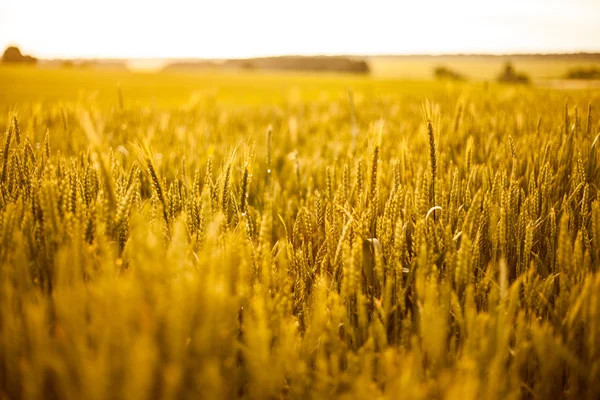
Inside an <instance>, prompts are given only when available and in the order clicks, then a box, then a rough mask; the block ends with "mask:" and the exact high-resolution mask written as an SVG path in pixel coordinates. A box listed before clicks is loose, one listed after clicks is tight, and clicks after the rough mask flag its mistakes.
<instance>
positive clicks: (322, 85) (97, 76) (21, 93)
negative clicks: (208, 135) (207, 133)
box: [0, 66, 463, 107]
mask: <svg viewBox="0 0 600 400" xmlns="http://www.w3.org/2000/svg"><path fill="white" fill-rule="evenodd" d="M452 85H454V86H456V85H459V86H460V85H463V84H452ZM0 87H1V88H2V90H0V106H3V107H5V106H7V105H13V104H23V103H24V102H27V103H31V102H41V103H44V104H51V103H53V102H55V101H66V102H74V101H80V100H85V101H92V100H93V101H94V102H96V103H98V104H100V105H103V104H104V105H106V104H116V101H117V90H118V88H119V87H120V88H121V90H122V93H123V95H124V98H125V101H127V102H130V103H140V104H145V105H154V106H157V107H173V106H179V105H181V103H184V102H187V101H188V100H190V99H193V98H196V97H198V95H202V96H203V97H207V96H208V97H214V98H218V100H219V102H222V103H228V104H240V105H244V104H246V105H252V104H264V103H265V102H267V103H281V102H284V101H293V100H294V99H304V100H314V99H318V100H321V101H327V100H332V99H333V96H335V98H336V99H337V97H339V96H343V97H344V98H346V97H347V94H348V89H349V88H351V89H352V90H354V91H357V92H361V93H365V94H366V95H370V94H372V95H374V96H382V95H383V94H384V93H388V94H389V93H394V92H398V91H400V90H401V91H402V92H403V93H404V94H413V95H418V94H422V93H423V92H424V91H425V92H429V93H432V91H433V92H440V91H444V90H445V88H446V85H439V84H438V83H436V82H434V81H431V80H427V81H421V80H413V79H411V80H399V79H397V78H376V77H372V76H360V75H348V74H330V73H290V72H243V73H236V72H223V71H203V72H190V73H175V72H173V73H170V72H161V73H143V72H128V71H122V70H115V71H111V70H102V71H99V70H85V69H83V70H79V69H54V68H53V69H44V68H41V69H40V68H35V67H12V66H11V67H7V66H0Z"/></svg>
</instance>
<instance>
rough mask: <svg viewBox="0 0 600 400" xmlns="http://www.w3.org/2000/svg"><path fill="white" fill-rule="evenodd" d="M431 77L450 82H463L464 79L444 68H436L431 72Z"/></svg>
mask: <svg viewBox="0 0 600 400" xmlns="http://www.w3.org/2000/svg"><path fill="white" fill-rule="evenodd" d="M433 75H434V76H435V78H436V79H447V80H451V81H464V80H465V77H464V76H463V75H462V74H460V73H458V72H456V71H453V70H451V69H450V68H448V67H445V66H437V67H435V69H434V70H433Z"/></svg>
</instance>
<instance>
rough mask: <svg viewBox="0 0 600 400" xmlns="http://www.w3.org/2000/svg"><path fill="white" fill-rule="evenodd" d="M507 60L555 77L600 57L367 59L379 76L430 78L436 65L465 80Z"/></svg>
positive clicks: (489, 74) (492, 72)
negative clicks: (461, 76) (454, 72)
mask: <svg viewBox="0 0 600 400" xmlns="http://www.w3.org/2000/svg"><path fill="white" fill-rule="evenodd" d="M507 61H511V62H512V64H513V65H514V66H515V68H516V69H518V70H519V71H522V72H525V73H526V74H527V75H529V76H530V77H531V79H533V80H547V79H557V78H561V77H562V76H564V74H565V73H566V72H567V71H568V70H569V69H570V68H573V67H580V66H586V67H589V66H600V59H597V60H579V59H569V58H566V57H565V58H557V59H552V58H551V59H547V58H520V57H516V58H515V57H512V58H511V57H460V56H459V57H457V56H440V57H428V56H423V57H420V56H414V57H373V58H371V59H369V63H370V66H371V72H372V74H373V75H375V76H380V77H394V76H395V77H403V78H412V79H431V78H432V77H433V70H434V68H435V67H437V66H440V65H443V66H446V67H448V68H451V69H453V70H455V71H457V72H459V73H461V74H463V75H464V76H466V77H467V78H468V79H477V80H485V79H495V77H496V76H497V75H498V73H499V72H500V71H501V70H502V67H503V66H504V64H505V63H506V62H507Z"/></svg>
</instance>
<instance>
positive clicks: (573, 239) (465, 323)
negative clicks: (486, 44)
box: [0, 69, 600, 400]
mask: <svg viewBox="0 0 600 400" xmlns="http://www.w3.org/2000/svg"><path fill="white" fill-rule="evenodd" d="M23 71H25V72H23ZM15 74H22V75H20V76H19V78H18V82H19V84H16V83H15V82H17V81H16V80H15ZM119 74H121V75H119ZM69 79H71V80H69ZM0 81H2V82H3V83H4V85H3V88H4V89H2V95H1V96H0V105H1V107H2V108H1V110H2V115H1V116H0V117H1V118H0V132H3V136H2V141H1V142H0V144H1V151H2V153H1V158H0V160H1V165H0V167H1V175H0V183H1V193H0V194H1V196H0V399H2V400H8V399H11V400H12V399H90V400H91V399H199V398H202V399H221V398H248V399H310V398H313V399H332V398H335V399H375V398H377V399H379V398H381V399H385V398H390V399H396V398H406V399H429V398H433V399H457V398H460V399H463V400H468V399H483V398H485V399H521V398H524V399H549V398H570V399H582V398H589V399H593V398H599V397H600V294H599V293H600V273H599V271H598V266H599V265H600V199H599V198H598V189H599V182H600V176H599V174H600V155H599V149H598V147H599V146H600V143H598V142H599V140H598V134H599V130H600V124H599V122H598V115H599V113H600V111H597V110H600V91H597V90H571V91H558V90H551V89H543V88H536V87H520V86H509V85H507V86H502V85H496V84H490V85H489V86H484V85H483V84H481V83H443V82H403V81H394V80H388V81H386V80H379V79H370V78H357V77H349V76H343V75H340V76H312V75H310V76H300V75H298V76H296V75H294V74H280V75H277V74H266V75H265V74H263V75H261V74H246V75H244V74H242V75H236V76H235V77H232V76H227V75H216V76H212V75H211V76H208V75H207V76H202V75H193V76H192V75H190V76H187V75H183V76H177V77H173V76H168V75H159V74H157V75H143V74H142V75H131V74H122V73H114V72H102V73H101V72H77V73H74V74H73V75H72V77H71V78H67V77H66V75H65V73H64V72H60V71H54V72H52V71H45V72H37V73H33V72H31V71H29V72H27V71H26V70H18V69H3V70H2V72H1V73H0ZM81 88H83V91H82V89H81Z"/></svg>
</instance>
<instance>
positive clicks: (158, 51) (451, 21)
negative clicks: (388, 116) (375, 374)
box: [0, 0, 600, 58]
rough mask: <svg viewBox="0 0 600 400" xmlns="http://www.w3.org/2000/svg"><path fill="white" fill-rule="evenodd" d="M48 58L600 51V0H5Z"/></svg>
mask: <svg viewBox="0 0 600 400" xmlns="http://www.w3.org/2000/svg"><path fill="white" fill-rule="evenodd" d="M9 44H13V45H17V46H19V47H20V48H21V49H22V51H23V52H24V53H26V54H31V55H33V56H37V57H41V58H51V57H57V58H71V57H107V58H108V57H110V58H188V57H190V58H191V57H198V58H226V57H252V56H263V55H277V54H430V53H434V54H440V53H458V52H462V53H507V52H510V53H522V52H575V51H595V52H598V51H600V0H491V1H485V0H425V1H419V0H410V1H404V0H397V1H391V0H369V1H353V0H345V1H338V0H303V1H284V0H279V1H278V0H249V1H242V0H238V1H236V0H212V1H207V0H163V1H156V0H94V1H90V0H0V48H1V49H0V51H3V49H4V48H5V47H6V46H8V45H9Z"/></svg>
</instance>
